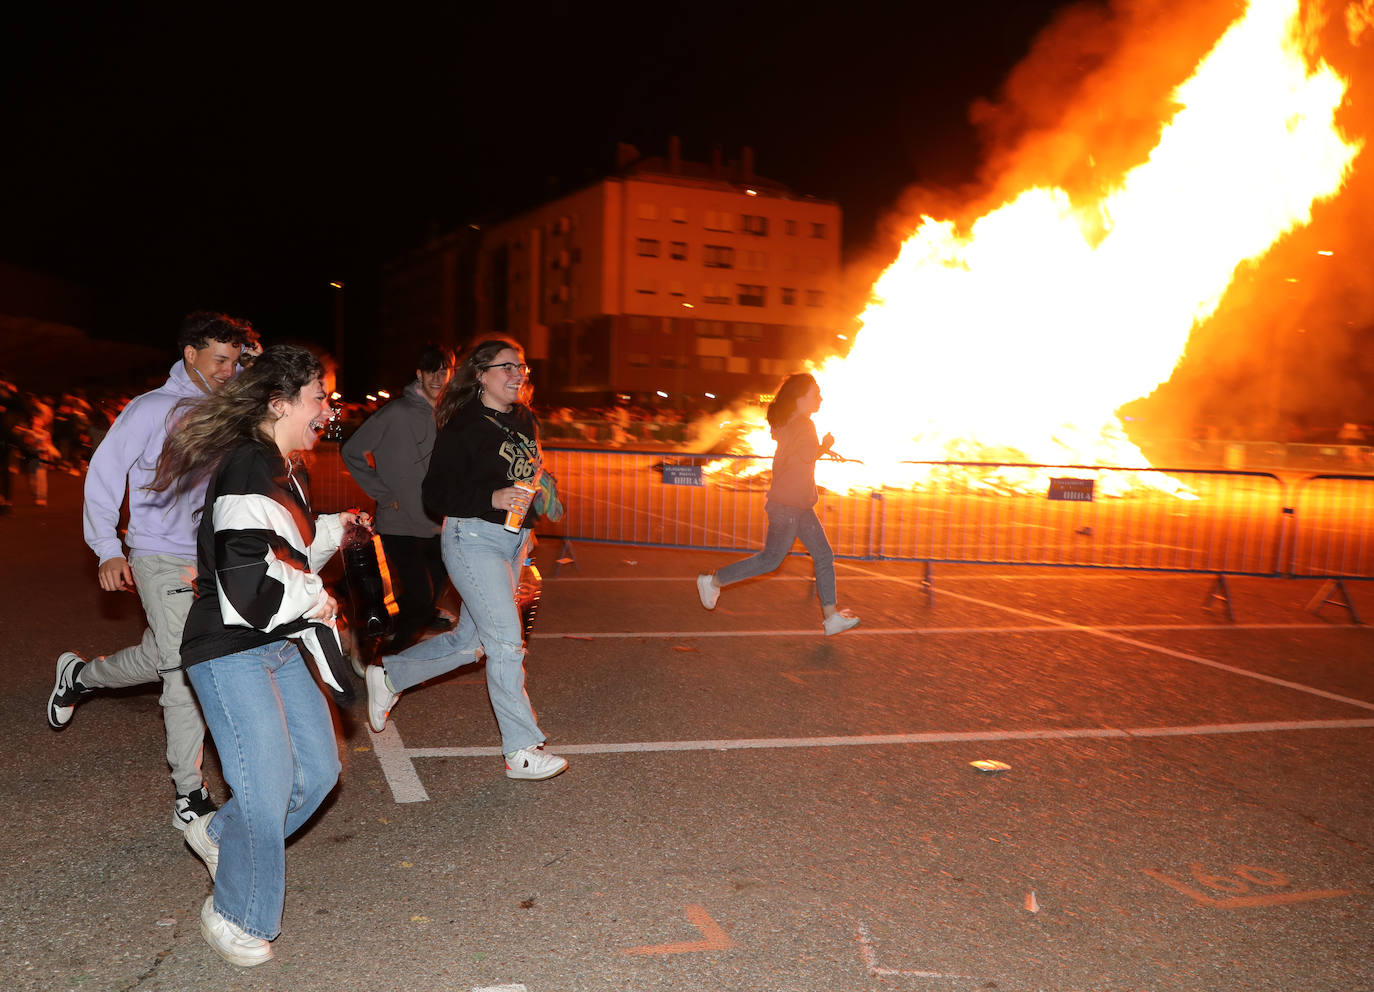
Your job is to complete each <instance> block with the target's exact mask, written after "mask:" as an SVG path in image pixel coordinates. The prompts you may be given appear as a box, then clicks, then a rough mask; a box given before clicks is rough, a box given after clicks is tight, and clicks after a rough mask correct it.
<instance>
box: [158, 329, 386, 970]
mask: <svg viewBox="0 0 1374 992" xmlns="http://www.w3.org/2000/svg"><path fill="white" fill-rule="evenodd" d="M323 371H324V370H323V367H322V366H321V364H320V362H319V360H318V359H317V358H316V357H315V356H314V355H313V354H311V353H310V352H309V351H307V350H306V349H305V348H300V347H296V346H294V345H278V346H275V347H272V348H268V349H267V350H266V351H264V352H263V354H262V357H260V358H258V359H257V360H256V361H255V362H254V363H253V365H252V366H251V367H250V368H249V369H248V370H247V371H246V372H244V373H243V374H242V375H241V376H239V377H238V378H237V379H235V380H234V381H233V382H231V383H229V384H228V385H227V386H225V387H224V388H223V389H222V390H221V391H220V392H218V393H216V394H215V395H214V396H211V397H209V398H207V399H205V400H203V401H202V402H201V403H200V404H199V405H197V406H196V407H195V408H194V409H193V410H192V411H191V412H190V413H188V414H187V415H186V416H185V417H184V418H183V419H182V420H181V422H180V423H178V425H177V427H176V429H175V430H174V431H173V432H172V434H171V435H169V436H168V438H167V444H166V446H165V447H164V449H163V453H162V456H161V458H159V460H158V464H157V475H156V477H155V479H154V481H153V483H152V487H151V488H152V489H153V491H154V492H165V491H169V490H182V491H184V490H186V489H189V488H190V487H191V486H194V485H195V484H197V483H198V482H201V481H203V480H205V479H207V478H208V479H209V484H208V486H207V488H206V492H205V502H204V505H203V507H202V510H201V513H200V524H199V528H198V530H197V533H196V549H197V561H198V564H199V571H198V573H197V576H196V598H195V602H194V603H193V604H192V605H191V610H190V613H189V614H188V616H187V618H186V631H185V634H184V636H183V638H182V641H181V663H182V666H183V667H184V668H185V669H186V674H187V677H188V678H189V679H190V680H191V685H192V686H194V687H195V690H196V696H197V698H199V700H200V705H201V710H202V711H203V712H204V714H205V722H206V723H207V724H208V725H209V727H210V734H211V736H212V738H213V739H214V742H215V748H216V750H217V751H218V752H219V757H220V767H221V768H222V769H223V771H224V779H225V781H226V782H227V783H228V785H229V788H230V790H231V793H232V794H231V796H230V798H229V799H228V800H227V801H226V802H225V803H224V805H223V806H222V807H220V809H219V811H218V812H215V813H210V814H207V815H206V816H202V817H198V818H197V819H195V820H193V821H192V822H191V823H190V824H189V825H188V826H187V828H186V843H187V844H188V845H189V846H190V847H191V849H192V850H193V851H194V852H195V853H196V854H197V855H198V856H199V857H200V858H201V859H202V860H203V861H204V862H205V866H206V868H207V869H208V870H209V872H210V878H211V879H212V880H213V881H214V884H215V891H214V893H213V894H212V895H211V896H210V897H209V898H207V899H206V900H205V903H204V905H203V906H202V907H201V912H200V931H201V934H202V935H203V936H204V937H205V940H206V942H207V943H209V945H210V946H211V947H212V948H213V949H214V950H215V952H216V953H217V954H219V955H220V956H221V957H222V958H224V959H225V960H226V961H228V962H230V963H231V964H236V965H239V966H241V967H251V966H253V965H258V964H262V963H263V962H265V961H267V960H269V959H270V958H271V957H272V945H271V941H273V940H275V939H276V937H277V936H278V935H279V934H280V933H281V920H282V909H283V905H284V902H285V898H286V839H287V838H288V837H290V836H291V835H292V834H294V833H295V832H296V831H297V830H299V829H300V828H301V826H302V825H304V823H305V822H306V821H307V820H309V819H310V817H311V815H312V814H313V813H314V812H315V810H316V809H317V808H318V807H319V805H320V803H321V802H323V801H324V798H325V796H327V795H328V794H329V793H330V791H331V790H332V789H333V788H334V784H335V782H337V781H338V777H339V768H340V766H339V756H338V748H337V744H336V742H335V739H334V724H333V720H332V718H331V714H330V710H329V703H328V702H327V701H326V699H325V697H324V694H323V693H321V692H320V690H319V687H318V686H317V685H316V684H315V679H314V677H313V676H312V675H311V674H310V671H309V669H308V668H307V667H306V663H305V658H304V656H303V654H302V652H303V651H305V652H308V653H309V654H310V655H311V656H312V657H313V658H314V660H315V662H316V665H317V667H318V668H319V671H320V675H321V677H322V678H323V679H324V680H325V681H326V682H327V683H329V684H330V685H331V686H332V687H333V688H334V689H338V690H341V688H342V687H341V686H339V685H338V681H337V679H336V678H334V676H333V674H332V672H331V668H332V667H337V666H338V665H339V664H342V660H343V657H342V649H341V648H340V645H339V639H338V631H337V628H336V626H335V622H336V620H337V618H338V604H337V603H336V602H335V601H334V598H333V597H332V596H331V595H330V594H329V591H328V589H326V587H325V585H324V582H323V580H321V578H320V576H319V575H318V574H317V573H318V570H319V569H320V568H321V567H322V566H323V565H324V564H325V562H327V561H328V560H329V558H330V556H332V555H333V554H334V552H335V551H336V550H337V549H338V546H339V542H340V540H341V538H342V536H343V529H344V527H346V526H348V525H350V524H352V523H354V522H355V521H356V522H357V523H359V524H361V525H363V526H364V527H367V526H368V525H369V523H370V519H369V517H368V515H367V514H364V513H354V512H346V513H335V514H324V515H322V516H319V517H313V516H312V513H311V510H310V489H309V482H308V480H307V479H306V478H305V476H304V473H303V469H302V468H301V467H300V465H299V453H300V452H302V451H309V450H310V449H311V448H313V447H314V446H315V442H316V440H317V439H318V437H319V434H320V432H321V431H322V430H323V429H324V426H325V424H326V423H327V422H328V420H329V413H330V410H329V401H328V399H327V397H326V394H325V389H324V381H323V379H322V378H321V377H322V374H323ZM331 662H332V663H333V664H332V665H331Z"/></svg>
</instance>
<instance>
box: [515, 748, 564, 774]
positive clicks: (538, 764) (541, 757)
mask: <svg viewBox="0 0 1374 992" xmlns="http://www.w3.org/2000/svg"><path fill="white" fill-rule="evenodd" d="M567 767H568V759H567V758H560V757H559V756H558V755H556V754H549V753H547V752H546V751H545V750H544V745H542V744H540V745H538V746H537V747H522V748H521V749H520V750H518V751H512V752H511V753H510V754H508V755H506V778H518V779H524V780H525V781H527V782H541V781H543V780H544V779H546V778H553V777H554V776H555V775H557V774H559V773H561V772H562V771H564V770H565V769H566V768H567Z"/></svg>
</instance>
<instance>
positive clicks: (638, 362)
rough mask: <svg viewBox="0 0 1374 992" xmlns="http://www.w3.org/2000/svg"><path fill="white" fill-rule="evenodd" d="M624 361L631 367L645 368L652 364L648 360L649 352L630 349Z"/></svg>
mask: <svg viewBox="0 0 1374 992" xmlns="http://www.w3.org/2000/svg"><path fill="white" fill-rule="evenodd" d="M625 361H626V362H628V363H629V366H630V368H632V369H647V368H651V367H652V366H653V362H651V361H650V360H649V353H648V352H646V351H632V352H630V353H629V354H628V355H626V356H625Z"/></svg>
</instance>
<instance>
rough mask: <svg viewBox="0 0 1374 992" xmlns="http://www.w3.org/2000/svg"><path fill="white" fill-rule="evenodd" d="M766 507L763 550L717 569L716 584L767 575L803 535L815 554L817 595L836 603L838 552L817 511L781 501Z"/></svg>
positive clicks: (825, 602)
mask: <svg viewBox="0 0 1374 992" xmlns="http://www.w3.org/2000/svg"><path fill="white" fill-rule="evenodd" d="M764 510H765V511H766V512H767V514H768V535H767V536H766V537H765V538H764V539H763V550H762V551H760V552H759V553H758V554H756V555H750V556H749V557H748V558H741V559H740V560H739V561H736V562H731V563H730V564H729V565H726V566H725V567H724V568H722V569H719V570H718V571H717V572H716V585H718V586H722V587H723V586H728V585H730V584H731V583H733V582H739V581H741V580H743V579H752V578H754V577H755V576H757V575H767V574H768V573H769V572H772V571H774V570H776V569H777V567H778V566H779V565H781V564H782V560H783V559H784V558H786V557H787V553H788V552H789V551H791V550H792V542H793V541H795V540H796V539H797V538H801V542H802V546H803V547H805V548H806V550H807V553H808V554H810V555H811V568H812V571H814V572H815V574H816V598H817V599H819V600H820V601H821V606H834V605H835V552H834V551H833V550H831V548H830V541H829V540H827V539H826V536H825V528H824V527H822V526H821V521H820V518H819V517H817V516H816V511H815V510H813V509H811V508H810V507H807V508H806V509H805V510H803V509H801V508H800V507H796V506H783V505H782V504H781V503H768V504H766V505H765V506H764Z"/></svg>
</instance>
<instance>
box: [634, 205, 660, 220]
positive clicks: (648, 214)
mask: <svg viewBox="0 0 1374 992" xmlns="http://www.w3.org/2000/svg"><path fill="white" fill-rule="evenodd" d="M636 212H637V213H638V215H639V219H640V220H658V204H657V203H641V204H640V205H639V209H638V210H637V211H636Z"/></svg>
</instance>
